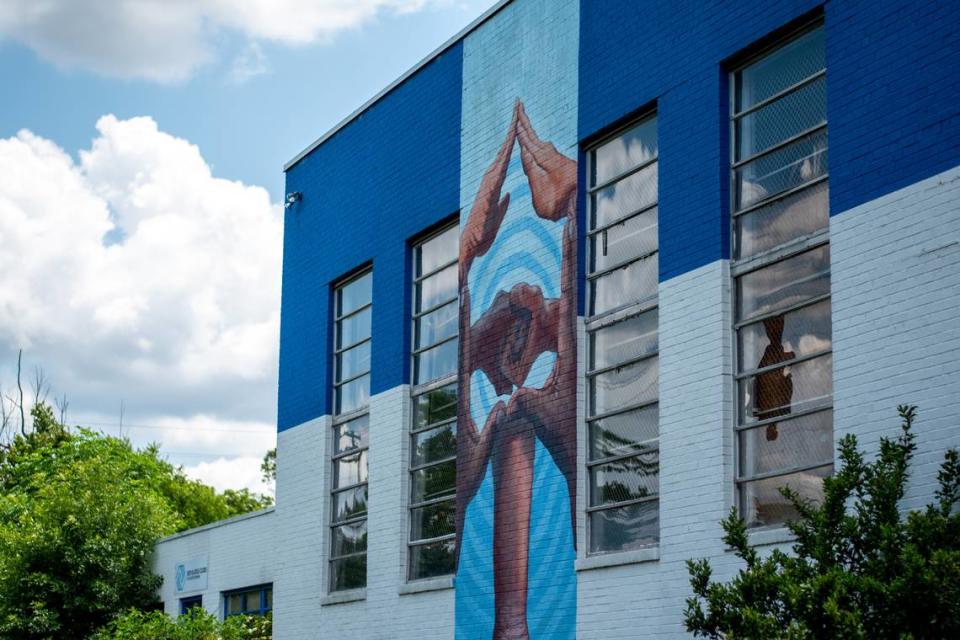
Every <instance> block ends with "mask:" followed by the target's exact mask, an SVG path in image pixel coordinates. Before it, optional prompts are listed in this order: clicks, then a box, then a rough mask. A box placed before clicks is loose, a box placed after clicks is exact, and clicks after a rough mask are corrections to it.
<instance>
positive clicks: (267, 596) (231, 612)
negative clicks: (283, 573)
mask: <svg viewBox="0 0 960 640" xmlns="http://www.w3.org/2000/svg"><path fill="white" fill-rule="evenodd" d="M271 611H273V585H272V584H265V585H261V586H259V587H247V588H246V589H238V590H237V591H228V592H226V593H224V594H223V617H224V618H229V617H230V616H237V615H259V616H263V615H266V614H268V613H270V612H271Z"/></svg>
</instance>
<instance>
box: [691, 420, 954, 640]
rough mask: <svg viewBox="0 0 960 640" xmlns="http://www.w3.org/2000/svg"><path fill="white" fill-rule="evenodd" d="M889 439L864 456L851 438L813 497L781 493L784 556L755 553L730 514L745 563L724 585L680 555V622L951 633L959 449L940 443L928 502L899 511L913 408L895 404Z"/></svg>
mask: <svg viewBox="0 0 960 640" xmlns="http://www.w3.org/2000/svg"><path fill="white" fill-rule="evenodd" d="M898 411H899V414H900V416H901V418H902V419H903V424H902V426H901V432H900V435H899V437H897V438H896V439H890V438H883V439H881V442H880V452H879V455H878V456H877V458H876V459H875V460H873V461H872V462H867V461H866V460H865V458H864V455H863V453H861V452H860V451H859V449H858V447H857V440H856V438H855V437H854V436H853V435H846V436H844V437H843V438H842V439H841V441H840V445H839V459H840V468H839V470H838V471H837V473H836V474H835V475H834V476H833V477H831V478H827V479H825V480H824V493H823V500H822V502H820V503H819V504H815V503H812V502H811V501H809V500H805V499H803V498H801V497H800V496H799V495H798V494H797V493H796V492H793V491H791V490H789V489H786V488H784V489H781V493H782V494H783V495H784V497H786V498H787V499H788V500H789V501H790V502H791V503H792V504H793V505H794V506H795V507H796V509H797V512H798V514H799V518H798V520H796V521H795V522H790V523H788V524H787V527H788V528H789V530H790V531H791V533H792V534H793V535H794V537H795V538H796V543H795V544H794V545H793V553H792V554H789V555H788V554H786V553H784V552H782V551H780V550H774V551H772V552H771V553H770V554H769V556H767V557H761V555H760V554H759V553H758V552H757V551H756V550H755V549H753V548H751V547H750V545H749V544H748V537H747V530H746V526H745V524H744V522H743V521H742V520H741V519H740V518H739V517H737V514H736V512H735V511H733V512H731V514H730V516H728V517H727V518H726V519H725V520H724V521H723V523H722V526H723V529H724V532H725V535H724V537H723V540H724V542H725V543H726V544H727V545H728V546H729V547H730V548H731V549H732V550H733V552H734V553H735V554H736V555H737V556H738V557H739V558H740V559H742V560H743V561H744V562H745V563H746V568H745V569H742V570H741V571H740V572H739V573H738V574H737V576H736V577H734V578H733V579H732V580H731V581H730V582H728V583H718V582H712V581H711V575H712V574H711V567H710V564H709V562H708V561H707V560H698V561H693V560H691V561H688V563H687V564H688V568H689V571H690V584H691V586H692V587H693V592H694V596H693V597H691V598H689V599H688V600H687V608H686V612H685V616H684V617H685V622H686V627H687V630H688V631H689V632H691V633H693V634H694V635H695V636H703V637H707V638H744V639H751V638H758V639H759V638H763V639H768V638H789V639H801V638H803V639H806V638H852V639H866V638H870V639H874V638H878V639H879V638H912V639H917V640H919V639H921V638H957V637H960V511H958V509H957V508H956V507H957V503H958V500H960V455H958V453H957V451H956V450H954V449H951V450H949V451H947V453H946V455H945V457H944V462H943V464H942V465H941V468H940V471H939V473H938V480H939V489H938V490H937V492H936V501H935V503H933V504H930V505H928V506H927V507H926V508H925V509H923V510H919V511H912V512H909V513H907V514H906V515H904V513H903V512H902V511H901V509H900V501H901V499H902V498H903V495H904V489H905V485H906V481H907V478H908V469H909V465H910V461H911V459H912V457H913V454H914V451H915V450H916V444H915V438H916V436H915V435H914V434H913V433H912V432H911V428H912V425H913V421H914V418H915V416H916V408H915V407H912V406H901V407H898Z"/></svg>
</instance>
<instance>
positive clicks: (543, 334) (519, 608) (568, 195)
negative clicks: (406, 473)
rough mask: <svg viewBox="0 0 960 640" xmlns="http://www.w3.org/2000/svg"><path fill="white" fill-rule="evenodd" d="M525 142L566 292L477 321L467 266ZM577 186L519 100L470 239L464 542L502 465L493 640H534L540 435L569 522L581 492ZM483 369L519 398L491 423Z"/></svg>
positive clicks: (489, 228) (464, 297)
mask: <svg viewBox="0 0 960 640" xmlns="http://www.w3.org/2000/svg"><path fill="white" fill-rule="evenodd" d="M518 142H519V146H520V156H521V161H522V164H523V170H524V173H525V174H526V176H527V180H528V182H529V184H530V191H531V196H532V200H533V209H534V211H535V213H536V215H537V216H539V217H540V218H543V219H546V220H550V221H560V220H564V223H563V224H564V229H563V241H562V242H563V249H562V256H563V257H562V266H561V274H560V297H559V298H545V297H544V294H543V291H542V290H541V289H540V287H539V286H536V285H530V284H525V283H521V284H517V285H515V286H514V287H513V288H512V289H511V290H510V291H503V290H501V291H499V292H497V294H496V296H495V298H494V300H493V302H492V304H491V305H490V307H489V308H487V309H486V310H485V311H484V312H483V314H482V315H481V317H480V318H479V319H478V320H477V321H476V322H475V323H471V313H470V311H471V307H470V290H469V286H468V274H469V273H470V268H471V266H472V265H473V263H474V260H475V259H476V258H478V257H479V256H482V255H484V254H485V253H486V252H487V251H488V250H489V249H490V247H491V246H492V245H493V243H494V241H495V240H496V238H497V234H498V233H499V230H500V225H501V223H502V221H503V218H504V216H505V215H506V213H507V210H508V208H509V206H510V194H509V193H508V194H505V195H502V194H501V191H502V189H503V184H504V180H505V178H506V175H507V166H508V164H509V162H510V156H511V154H512V153H513V148H514V145H515V143H518ZM576 191H577V166H576V162H575V161H574V160H571V159H570V158H567V157H566V156H564V155H563V154H561V153H560V152H559V151H557V149H556V147H554V145H552V144H550V143H549V142H545V141H543V140H541V139H540V138H539V137H538V136H537V134H536V132H535V131H534V129H533V127H532V125H531V124H530V120H529V119H528V117H527V114H526V112H525V110H524V107H523V104H522V103H520V102H519V101H518V102H517V103H516V105H515V106H514V112H513V119H512V121H511V123H510V127H509V129H508V130H507V133H506V139H505V140H504V141H503V144H502V145H501V147H500V150H499V152H498V153H497V156H496V158H495V159H494V161H493V164H492V165H491V166H490V168H489V169H488V170H487V171H486V173H485V174H484V176H483V179H482V181H481V184H480V188H479V190H478V193H477V196H476V200H475V202H474V204H473V208H472V209H471V211H470V214H469V217H468V218H467V222H466V225H465V227H464V229H463V234H462V236H461V250H460V300H461V310H460V369H459V387H460V394H461V399H460V403H459V407H460V408H459V424H460V428H459V430H458V442H457V502H458V507H457V537H458V544H457V549H458V553H459V548H460V544H459V541H460V539H461V538H462V535H463V525H464V518H465V514H466V509H467V506H468V505H469V504H470V501H471V500H472V499H473V497H474V496H475V495H476V493H477V490H478V489H479V487H480V484H481V482H482V481H483V477H484V474H485V471H486V468H487V465H488V464H490V465H492V473H493V486H494V507H493V511H494V523H493V565H494V567H493V573H494V595H495V608H496V619H495V622H494V634H493V637H494V638H495V639H498V640H499V639H510V640H514V639H518V640H524V639H526V638H528V636H529V632H528V630H527V619H526V616H527V571H528V551H529V534H530V511H531V503H532V493H533V469H534V454H535V447H536V440H538V439H539V441H540V442H541V443H542V444H543V446H544V447H545V448H546V450H547V451H548V452H549V453H550V455H551V457H552V458H553V461H554V463H555V464H556V466H557V468H558V469H559V470H560V472H561V473H562V474H563V476H564V478H565V479H566V483H567V490H568V493H569V501H570V502H569V504H570V515H571V527H573V526H574V524H575V514H576V509H575V499H576V441H577V438H576V412H575V407H576V365H577V363H576V287H575V285H576V246H577V244H576V243H577V229H576ZM547 352H554V353H555V354H556V360H555V361H554V365H553V370H552V372H551V373H550V375H549V377H548V378H547V379H546V382H545V383H544V384H543V386H542V387H539V388H533V387H526V386H524V384H525V382H526V380H527V376H528V374H529V373H530V370H531V368H532V366H533V365H534V363H535V362H536V360H537V358H538V357H539V356H541V355H543V354H544V353H547ZM476 371H482V372H483V374H484V375H486V377H487V379H488V380H489V381H490V384H491V385H492V386H493V388H494V390H495V391H496V393H497V395H500V396H503V395H509V396H510V397H509V399H508V400H507V401H506V402H505V401H503V400H500V401H498V402H497V403H496V405H495V406H494V407H493V408H492V409H491V410H490V412H489V414H488V415H487V417H486V422H485V423H484V424H483V425H482V428H478V425H476V424H475V423H474V420H473V414H472V412H471V398H470V381H471V377H472V376H473V374H474V373H475V372H476Z"/></svg>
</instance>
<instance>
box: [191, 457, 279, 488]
mask: <svg viewBox="0 0 960 640" xmlns="http://www.w3.org/2000/svg"><path fill="white" fill-rule="evenodd" d="M184 471H185V472H186V474H187V475H188V476H190V477H191V478H193V479H195V480H200V481H201V482H203V483H204V484H208V485H210V486H212V487H213V488H215V489H217V490H218V491H223V490H224V489H243V488H246V489H250V490H251V491H253V492H255V493H262V494H271V495H272V494H273V486H272V485H270V484H267V483H265V482H264V481H263V478H262V476H261V475H260V459H259V458H218V459H217V460H214V461H212V462H201V463H200V464H198V465H195V466H192V467H185V468H184Z"/></svg>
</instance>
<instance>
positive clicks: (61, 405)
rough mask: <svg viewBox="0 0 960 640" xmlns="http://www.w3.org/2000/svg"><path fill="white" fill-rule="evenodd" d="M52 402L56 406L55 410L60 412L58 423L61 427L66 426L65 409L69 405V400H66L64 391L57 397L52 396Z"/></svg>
mask: <svg viewBox="0 0 960 640" xmlns="http://www.w3.org/2000/svg"><path fill="white" fill-rule="evenodd" d="M53 404H54V406H55V407H56V408H57V411H58V412H59V413H60V425H61V426H63V427H66V426H67V409H68V408H69V407H70V401H69V400H67V394H66V393H64V394H63V395H62V396H60V397H59V398H54V399H53Z"/></svg>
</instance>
